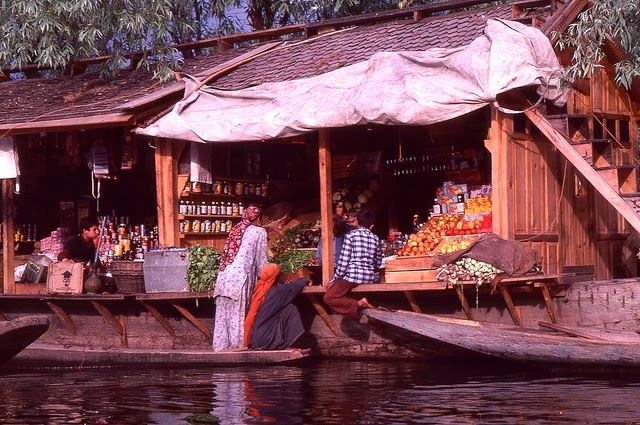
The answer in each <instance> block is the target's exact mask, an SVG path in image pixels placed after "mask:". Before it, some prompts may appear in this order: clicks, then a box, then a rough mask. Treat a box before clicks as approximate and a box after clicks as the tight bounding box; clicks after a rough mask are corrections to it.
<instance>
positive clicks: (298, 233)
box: [271, 221, 320, 258]
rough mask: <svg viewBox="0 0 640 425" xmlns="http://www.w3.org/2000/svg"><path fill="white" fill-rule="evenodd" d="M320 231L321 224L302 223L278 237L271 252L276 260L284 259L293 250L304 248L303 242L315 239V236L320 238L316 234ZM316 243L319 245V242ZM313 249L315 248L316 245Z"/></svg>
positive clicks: (316, 222)
mask: <svg viewBox="0 0 640 425" xmlns="http://www.w3.org/2000/svg"><path fill="white" fill-rule="evenodd" d="M319 229H320V222H319V221H311V222H305V223H300V224H298V225H297V226H294V227H292V228H290V229H287V230H285V231H284V232H282V234H280V235H278V237H277V238H276V240H275V241H274V243H273V246H272V247H271V252H272V253H273V257H274V258H278V257H282V256H283V255H285V254H286V253H287V252H289V251H290V250H291V249H294V248H302V247H303V246H302V241H303V240H304V241H307V239H310V238H313V237H314V236H318V238H319V235H318V234H317V232H316V231H317V230H319ZM313 240H315V239H313ZM307 242H308V241H307ZM314 243H315V244H316V245H317V243H318V241H317V240H315V242H314ZM298 245H300V246H298ZM313 247H314V248H315V245H314V246H313Z"/></svg>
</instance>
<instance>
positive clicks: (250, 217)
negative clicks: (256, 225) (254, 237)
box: [219, 205, 261, 271]
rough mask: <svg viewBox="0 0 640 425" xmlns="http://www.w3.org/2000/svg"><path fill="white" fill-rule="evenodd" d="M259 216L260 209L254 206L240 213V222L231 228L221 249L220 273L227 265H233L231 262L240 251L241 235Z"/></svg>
mask: <svg viewBox="0 0 640 425" xmlns="http://www.w3.org/2000/svg"><path fill="white" fill-rule="evenodd" d="M260 215H261V211H260V208H258V207H256V206H255V205H249V206H248V207H247V208H245V209H244V212H243V213H242V221H241V222H240V223H238V224H236V225H235V226H233V227H232V228H231V231H230V232H229V236H227V240H226V242H225V243H224V248H222V254H221V256H220V268H219V270H220V271H222V270H224V269H225V268H226V267H227V265H229V264H231V263H233V260H234V259H235V258H236V255H237V254H238V251H239V250H240V245H241V244H242V235H244V231H245V229H246V228H247V227H248V226H249V225H251V224H252V223H253V222H254V221H256V220H257V219H258V218H259V217H260Z"/></svg>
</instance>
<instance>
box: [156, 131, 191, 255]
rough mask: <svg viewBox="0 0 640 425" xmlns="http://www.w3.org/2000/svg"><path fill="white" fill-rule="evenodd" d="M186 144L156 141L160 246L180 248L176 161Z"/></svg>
mask: <svg viewBox="0 0 640 425" xmlns="http://www.w3.org/2000/svg"><path fill="white" fill-rule="evenodd" d="M185 146H186V142H180V141H170V140H163V139H156V152H155V164H156V198H157V205H158V206H157V210H158V233H159V238H160V245H161V246H180V233H179V229H178V197H179V195H180V194H179V193H178V188H177V186H178V161H179V160H180V154H181V153H182V151H183V150H184V147H185Z"/></svg>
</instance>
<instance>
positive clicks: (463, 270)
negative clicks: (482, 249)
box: [437, 258, 503, 285]
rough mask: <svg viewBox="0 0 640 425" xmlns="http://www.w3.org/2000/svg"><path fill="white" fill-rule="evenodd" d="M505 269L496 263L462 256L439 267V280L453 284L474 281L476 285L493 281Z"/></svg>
mask: <svg viewBox="0 0 640 425" xmlns="http://www.w3.org/2000/svg"><path fill="white" fill-rule="evenodd" d="M502 272H503V271H502V270H500V269H498V268H496V267H495V266H494V265H492V264H489V263H485V262H484V261H479V260H475V259H473V258H460V259H459V260H457V261H455V262H454V263H450V264H445V265H444V266H442V267H440V269H438V276H437V277H438V280H441V281H445V282H448V283H451V284H454V285H455V284H457V283H458V282H459V281H467V282H469V281H473V282H475V283H476V285H482V284H483V283H491V282H493V280H494V279H495V278H496V276H497V275H498V274H500V273H502Z"/></svg>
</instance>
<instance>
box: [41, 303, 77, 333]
mask: <svg viewBox="0 0 640 425" xmlns="http://www.w3.org/2000/svg"><path fill="white" fill-rule="evenodd" d="M45 302H46V303H47V305H48V306H49V308H50V309H51V311H53V312H54V313H55V314H56V315H57V316H58V317H59V318H60V319H62V321H63V322H64V324H65V325H67V328H68V329H69V330H70V331H71V333H72V334H74V335H76V334H77V333H78V331H77V328H76V324H75V323H74V322H73V320H72V319H71V317H69V315H68V314H67V312H66V311H64V310H63V309H62V307H60V306H59V305H57V304H55V303H53V302H51V301H45Z"/></svg>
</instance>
